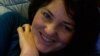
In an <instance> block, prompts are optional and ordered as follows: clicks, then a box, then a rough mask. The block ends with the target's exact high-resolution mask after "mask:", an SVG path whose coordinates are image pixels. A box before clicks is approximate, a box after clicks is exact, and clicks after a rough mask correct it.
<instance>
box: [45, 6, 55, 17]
mask: <svg viewBox="0 0 100 56" xmlns="http://www.w3.org/2000/svg"><path fill="white" fill-rule="evenodd" d="M44 9H45V10H47V11H48V13H49V14H50V15H51V16H53V17H54V15H53V13H52V12H51V11H50V10H49V9H47V8H44Z"/></svg>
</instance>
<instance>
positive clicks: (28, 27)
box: [23, 24, 31, 32]
mask: <svg viewBox="0 0 100 56" xmlns="http://www.w3.org/2000/svg"><path fill="white" fill-rule="evenodd" d="M23 27H24V29H25V32H30V30H31V29H30V27H31V26H30V25H29V24H24V25H23Z"/></svg>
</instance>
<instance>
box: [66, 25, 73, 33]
mask: <svg viewBox="0 0 100 56" xmlns="http://www.w3.org/2000/svg"><path fill="white" fill-rule="evenodd" d="M64 29H65V30H67V31H70V32H71V31H72V29H71V28H70V27H68V26H64Z"/></svg>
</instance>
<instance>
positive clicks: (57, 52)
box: [0, 0, 99, 56]
mask: <svg viewBox="0 0 100 56" xmlns="http://www.w3.org/2000/svg"><path fill="white" fill-rule="evenodd" d="M98 16H99V15H98V11H97V7H96V4H95V1H85V0H80V1H78V0H77V1H74V0H41V1H40V0H32V1H31V4H30V6H29V18H30V24H31V25H29V22H28V20H27V19H26V20H25V19H23V17H21V16H20V15H19V14H17V13H6V14H4V15H2V16H1V17H0V26H2V27H0V28H1V30H0V41H1V42H0V45H1V46H0V56H19V54H20V56H65V55H69V56H71V55H73V54H74V55H81V56H82V55H83V56H86V55H91V54H94V53H95V43H96V36H97V33H98V27H97V26H98V25H97V24H98V20H97V19H98ZM33 18H34V19H33ZM4 22H5V23H4ZM26 23H28V24H26ZM23 24H24V25H23ZM22 25H23V26H22ZM18 26H20V27H18ZM16 29H17V31H18V33H17V31H16ZM18 34H19V42H18ZM8 36H9V37H8ZM2 43H3V44H2ZM18 43H19V44H20V48H21V53H20V49H19V44H18ZM5 50H7V51H5Z"/></svg>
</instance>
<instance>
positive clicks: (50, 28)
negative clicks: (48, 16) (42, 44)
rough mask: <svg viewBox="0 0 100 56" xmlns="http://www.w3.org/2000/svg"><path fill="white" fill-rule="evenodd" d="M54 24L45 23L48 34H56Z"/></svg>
mask: <svg viewBox="0 0 100 56" xmlns="http://www.w3.org/2000/svg"><path fill="white" fill-rule="evenodd" d="M56 28H57V27H56V24H48V25H46V28H45V32H46V33H47V34H48V35H49V36H54V35H56V34H57V29H56Z"/></svg>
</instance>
